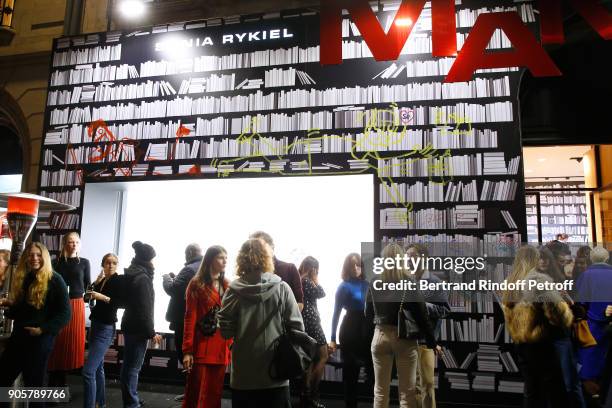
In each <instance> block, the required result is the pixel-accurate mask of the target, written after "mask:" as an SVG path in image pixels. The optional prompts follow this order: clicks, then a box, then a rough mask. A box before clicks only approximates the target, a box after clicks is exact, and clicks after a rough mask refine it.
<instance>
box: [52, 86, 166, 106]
mask: <svg viewBox="0 0 612 408" xmlns="http://www.w3.org/2000/svg"><path fill="white" fill-rule="evenodd" d="M176 94H177V92H176V90H175V89H174V87H173V86H172V84H171V83H170V82H168V81H146V82H141V83H135V84H126V85H115V84H114V83H112V82H102V83H101V84H99V85H97V86H96V85H84V86H82V87H81V86H76V87H74V88H72V89H71V90H51V91H49V95H48V97H47V105H48V106H55V105H75V104H83V103H91V102H106V101H116V100H126V99H140V98H154V97H163V96H168V95H176Z"/></svg>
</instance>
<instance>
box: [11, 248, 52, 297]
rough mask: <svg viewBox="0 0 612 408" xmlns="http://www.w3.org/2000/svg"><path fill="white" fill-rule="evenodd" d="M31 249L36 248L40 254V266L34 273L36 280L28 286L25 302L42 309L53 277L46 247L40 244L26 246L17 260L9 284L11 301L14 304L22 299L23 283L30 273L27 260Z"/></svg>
mask: <svg viewBox="0 0 612 408" xmlns="http://www.w3.org/2000/svg"><path fill="white" fill-rule="evenodd" d="M32 248H38V249H39V250H40V252H41V254H42V265H41V267H40V269H39V270H38V271H37V272H36V278H35V280H34V283H33V284H32V285H30V290H29V291H28V293H27V299H26V302H27V303H28V304H30V305H32V306H34V307H35V308H36V309H40V308H42V306H43V304H44V303H45V297H46V296H47V289H48V288H49V281H50V280H51V278H52V277H53V268H52V266H51V256H50V255H49V251H48V250H47V247H45V246H44V245H43V244H41V243H40V242H32V243H31V244H30V245H28V246H27V248H26V249H25V251H23V255H21V258H20V259H19V264H18V265H17V269H16V270H15V277H14V280H13V283H12V284H11V299H12V300H13V301H15V302H18V301H20V300H21V299H23V297H24V293H23V281H24V279H25V277H26V274H28V273H30V267H29V266H28V258H29V256H30V251H31V250H32Z"/></svg>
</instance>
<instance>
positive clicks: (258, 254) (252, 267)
mask: <svg viewBox="0 0 612 408" xmlns="http://www.w3.org/2000/svg"><path fill="white" fill-rule="evenodd" d="M251 272H258V273H263V272H274V259H273V258H272V252H271V250H270V248H269V246H268V244H266V243H265V242H264V241H263V240H261V239H258V238H251V239H249V240H248V241H246V242H245V243H244V244H242V247H241V248H240V251H239V252H238V257H237V258H236V275H238V276H239V277H241V278H242V277H244V276H245V275H248V274H250V273H251Z"/></svg>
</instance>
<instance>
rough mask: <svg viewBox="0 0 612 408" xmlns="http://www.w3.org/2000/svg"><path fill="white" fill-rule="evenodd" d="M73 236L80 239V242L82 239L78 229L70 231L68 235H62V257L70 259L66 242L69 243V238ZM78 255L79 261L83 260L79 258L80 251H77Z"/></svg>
mask: <svg viewBox="0 0 612 408" xmlns="http://www.w3.org/2000/svg"><path fill="white" fill-rule="evenodd" d="M71 237H73V238H76V239H78V240H79V242H80V241H81V236H80V235H79V233H78V232H76V231H72V232H69V233H67V234H66V235H64V236H63V237H62V251H61V253H60V258H63V259H68V257H69V255H70V254H69V253H68V251H66V244H67V243H68V240H69V239H70V238H71ZM76 257H77V262H81V260H80V259H79V253H78V252H77V256H76Z"/></svg>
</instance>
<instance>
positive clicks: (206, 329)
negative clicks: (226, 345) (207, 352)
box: [197, 285, 224, 337]
mask: <svg viewBox="0 0 612 408" xmlns="http://www.w3.org/2000/svg"><path fill="white" fill-rule="evenodd" d="M223 294H224V290H223V285H221V286H220V287H219V300H221V298H222V297H223ZM220 309H221V307H220V306H219V304H215V305H214V306H213V307H212V308H211V309H210V310H209V311H208V312H207V313H206V314H205V315H204V316H203V317H202V318H201V319H200V320H198V322H197V326H198V329H200V333H202V334H203V335H204V336H206V337H210V336H213V335H214V334H215V332H216V331H217V329H218V328H219V321H218V319H217V314H218V313H219V310H220Z"/></svg>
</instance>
